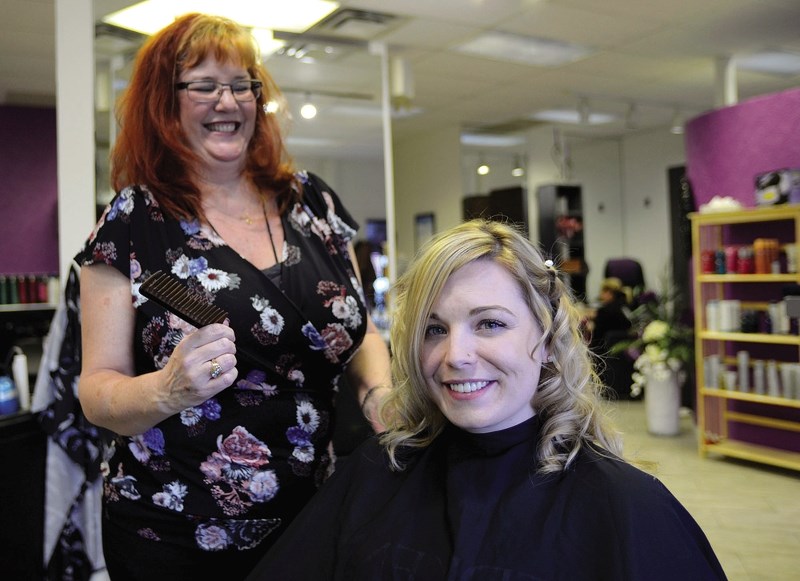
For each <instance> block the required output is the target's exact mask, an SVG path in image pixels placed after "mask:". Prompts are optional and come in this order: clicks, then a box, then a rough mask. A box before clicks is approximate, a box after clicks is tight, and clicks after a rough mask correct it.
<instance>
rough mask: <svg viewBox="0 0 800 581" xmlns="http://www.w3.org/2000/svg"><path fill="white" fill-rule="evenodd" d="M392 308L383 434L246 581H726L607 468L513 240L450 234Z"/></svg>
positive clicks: (594, 405) (534, 269)
mask: <svg viewBox="0 0 800 581" xmlns="http://www.w3.org/2000/svg"><path fill="white" fill-rule="evenodd" d="M397 291H398V292H397V308H396V311H395V315H394V318H393V324H394V326H393V328H392V348H393V362H392V365H393V372H394V380H395V383H394V386H395V387H394V389H393V391H392V392H391V394H390V395H389V396H388V397H387V399H386V401H385V403H384V405H383V407H382V409H381V414H382V420H383V422H384V425H386V426H387V430H386V432H384V433H383V434H382V435H380V437H379V438H373V439H371V440H369V441H367V442H366V443H365V444H363V445H362V446H361V447H360V448H359V449H357V450H356V451H355V452H354V453H353V454H352V455H351V457H350V458H349V459H348V460H347V463H346V464H345V465H344V467H343V468H342V469H340V470H339V471H337V473H336V474H334V476H333V477H332V478H331V480H330V481H329V482H328V483H327V484H326V485H325V486H324V487H323V488H322V489H321V490H320V491H319V492H318V493H317V495H316V496H315V497H314V499H313V500H312V501H311V503H310V505H309V506H308V507H307V509H306V510H305V511H304V512H303V513H301V515H300V516H299V517H298V518H297V520H296V521H295V522H294V523H293V524H292V526H291V527H290V528H289V530H288V531H287V532H286V533H285V534H284V535H283V536H282V537H281V539H280V540H279V541H278V543H277V544H276V545H275V547H274V548H273V549H272V550H271V551H270V553H268V555H267V556H266V557H265V559H264V560H263V561H262V562H261V563H260V564H259V566H258V567H257V568H256V570H255V571H254V572H253V574H252V575H251V577H250V579H264V580H267V579H303V580H304V581H307V580H323V579H325V580H328V579H338V580H343V581H344V580H347V581H352V580H378V579H379V580H384V579H392V580H397V579H415V580H440V579H441V580H445V579H447V580H458V581H461V580H468V579H469V580H473V579H474V580H491V579H507V580H517V579H520V580H521V579H546V580H554V579H563V580H570V581H573V580H587V579H589V580H591V579H598V580H600V579H606V580H612V579H613V580H615V581H618V580H626V579H631V580H632V579H637V580H642V579H646V580H648V581H652V580H662V579H663V580H667V579H669V580H675V579H692V580H706V579H708V580H710V579H724V578H725V575H724V573H723V571H722V569H721V568H720V565H719V562H718V561H717V558H716V557H715V555H714V552H713V551H712V549H711V547H710V545H709V543H708V541H707V539H706V537H705V535H704V534H703V532H702V531H701V529H700V528H699V527H698V525H697V523H696V522H695V521H694V520H693V518H692V517H691V516H690V515H689V513H688V512H687V511H686V510H685V509H684V508H683V507H682V506H681V505H680V504H679V502H678V501H677V500H676V499H675V498H674V497H673V496H672V494H670V492H669V491H668V490H667V489H666V488H665V487H664V486H663V485H662V484H661V483H660V482H659V481H658V480H656V479H655V478H653V477H652V476H650V475H648V474H646V473H644V472H642V471H640V470H639V469H637V468H635V467H634V466H632V465H631V464H629V463H627V462H626V461H624V460H623V459H622V457H621V455H622V450H621V444H620V441H619V438H618V436H617V434H616V432H615V431H613V430H612V429H611V428H610V427H609V426H608V425H607V424H606V420H605V418H604V416H603V415H602V413H601V409H602V406H601V404H600V403H599V399H598V395H597V392H598V389H599V387H598V385H597V380H596V377H595V375H594V373H593V371H592V365H591V362H590V356H589V354H588V350H587V347H586V344H585V342H584V341H583V340H582V338H581V335H580V333H579V330H578V322H579V321H578V314H577V311H576V309H575V307H574V306H573V303H572V299H571V296H570V294H569V291H568V290H567V289H566V287H565V286H564V284H563V283H562V281H561V280H560V279H559V278H558V276H557V273H556V272H555V271H554V270H553V268H552V267H549V266H548V265H547V264H546V263H545V261H543V260H542V257H541V256H540V254H539V252H538V251H537V249H536V248H535V247H534V246H533V245H532V244H531V243H530V242H529V241H528V240H527V239H525V238H524V237H523V236H521V235H520V234H519V233H518V232H516V231H515V230H513V229H511V228H510V227H508V226H506V225H503V224H499V223H494V222H485V221H472V222H468V223H466V224H462V225H460V226H458V227H456V228H453V229H452V230H448V231H447V232H444V233H442V234H441V235H439V236H438V237H436V238H435V239H434V240H432V241H431V242H430V243H429V244H428V245H427V246H426V248H425V249H424V250H423V251H422V253H421V254H420V256H419V257H418V258H417V259H416V261H415V262H414V263H413V264H412V265H411V266H410V268H409V269H408V271H407V272H406V273H405V274H404V275H403V276H402V278H401V279H400V280H399V281H398V284H397Z"/></svg>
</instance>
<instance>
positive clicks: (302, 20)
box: [102, 0, 339, 35]
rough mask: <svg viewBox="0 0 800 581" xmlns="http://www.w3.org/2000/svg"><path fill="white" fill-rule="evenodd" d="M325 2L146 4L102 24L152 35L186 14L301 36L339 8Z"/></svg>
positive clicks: (168, 0)
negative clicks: (227, 19) (212, 16)
mask: <svg viewBox="0 0 800 581" xmlns="http://www.w3.org/2000/svg"><path fill="white" fill-rule="evenodd" d="M338 6H339V5H338V4H337V3H336V2H329V1H327V0H261V1H259V2H254V1H253V0H225V2H220V1H219V0H145V1H144V2H139V3H138V4H134V5H133V6H129V7H127V8H124V9H122V10H119V11H118V12H113V13H111V14H109V15H108V16H105V17H103V19H102V20H103V22H108V23H109V24H113V25H114V26H119V27H121V28H127V29H129V30H135V31H136V32H140V33H142V34H148V35H149V34H153V33H154V32H156V31H158V30H160V29H162V28H163V27H165V26H166V25H168V24H169V23H171V22H172V21H173V20H175V18H176V17H178V16H180V15H182V14H186V13H187V12H204V13H207V14H217V15H219V16H225V17H227V18H230V19H232V20H235V21H236V22H238V23H240V24H242V25H244V26H250V27H254V28H266V29H270V30H281V31H286V32H297V33H299V32H304V31H305V30H307V29H308V28H310V27H311V26H312V25H314V24H315V23H317V22H318V21H320V20H322V19H323V18H325V17H326V16H327V15H328V14H330V13H331V12H333V11H334V10H336V8H338Z"/></svg>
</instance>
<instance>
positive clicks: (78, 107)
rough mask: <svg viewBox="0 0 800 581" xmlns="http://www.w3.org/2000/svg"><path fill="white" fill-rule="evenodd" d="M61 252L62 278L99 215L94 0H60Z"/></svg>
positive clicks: (57, 11) (57, 4) (57, 10)
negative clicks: (96, 160)
mask: <svg viewBox="0 0 800 581" xmlns="http://www.w3.org/2000/svg"><path fill="white" fill-rule="evenodd" d="M55 21H56V128H57V145H58V154H57V158H58V252H59V264H60V265H61V280H62V281H64V280H65V278H64V277H65V275H66V274H67V272H68V269H69V264H70V261H71V260H72V257H73V256H74V255H75V254H76V253H77V252H78V250H80V247H81V245H82V244H83V242H84V241H85V240H86V237H87V236H88V235H89V232H91V229H92V227H93V225H94V222H95V220H94V216H95V175H94V172H95V167H94V166H95V158H94V155H95V154H94V150H95V145H94V17H93V11H92V0H55Z"/></svg>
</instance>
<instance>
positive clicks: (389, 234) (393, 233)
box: [369, 42, 398, 282]
mask: <svg viewBox="0 0 800 581" xmlns="http://www.w3.org/2000/svg"><path fill="white" fill-rule="evenodd" d="M369 51H370V53H372V54H375V55H378V56H379V57H380V59H381V104H382V113H383V173H384V181H385V187H386V252H387V254H388V258H389V272H388V273H387V274H388V277H389V280H390V281H392V282H394V281H395V279H396V278H397V274H398V273H397V248H396V246H397V230H396V228H395V205H394V153H393V150H392V94H391V93H392V90H391V76H390V75H391V71H390V68H389V64H390V63H389V47H388V46H387V45H386V43H378V42H375V43H370V45H369Z"/></svg>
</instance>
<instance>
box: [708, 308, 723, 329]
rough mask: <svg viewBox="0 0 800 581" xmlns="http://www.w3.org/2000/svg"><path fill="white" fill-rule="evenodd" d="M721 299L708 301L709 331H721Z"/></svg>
mask: <svg viewBox="0 0 800 581" xmlns="http://www.w3.org/2000/svg"><path fill="white" fill-rule="evenodd" d="M719 311H720V308H719V301H708V302H707V303H706V329H707V330H709V331H719Z"/></svg>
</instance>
